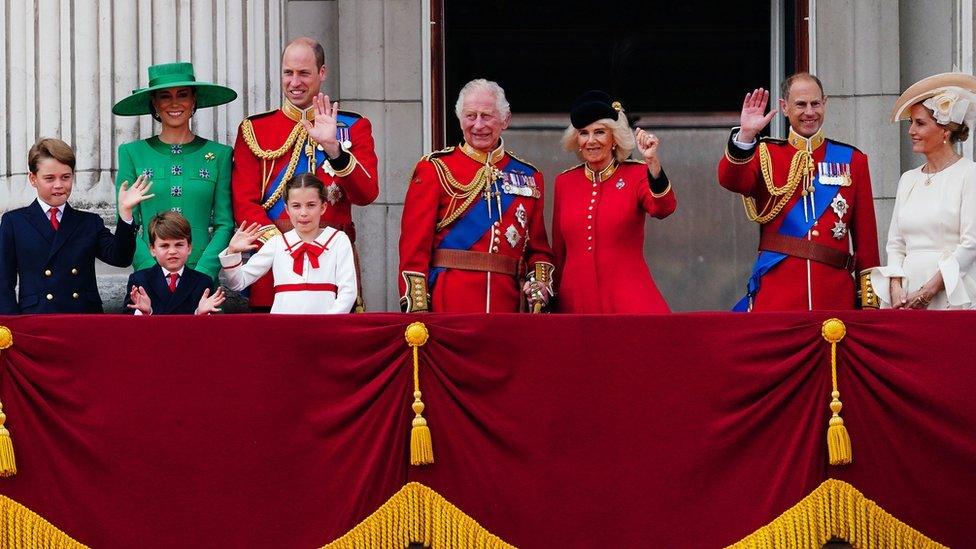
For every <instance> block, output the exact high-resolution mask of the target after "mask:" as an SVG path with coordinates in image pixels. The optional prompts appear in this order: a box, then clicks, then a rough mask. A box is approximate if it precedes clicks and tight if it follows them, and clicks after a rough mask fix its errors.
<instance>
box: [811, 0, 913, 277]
mask: <svg viewBox="0 0 976 549" xmlns="http://www.w3.org/2000/svg"><path fill="white" fill-rule="evenodd" d="M815 9H816V28H815V31H814V32H816V44H817V46H816V56H817V58H816V67H817V73H818V74H817V76H819V77H820V79H821V80H822V81H823V84H824V88H825V92H826V93H827V95H828V101H827V120H826V123H825V132H826V134H827V136H828V137H831V138H834V139H837V140H839V141H844V142H846V143H850V144H852V145H854V146H856V147H857V148H859V149H860V150H861V151H863V152H864V153H865V154H867V155H868V159H869V162H870V167H871V182H872V186H873V188H874V197H875V203H874V205H875V211H876V213H877V221H878V239H879V245H880V247H881V250H882V258H883V255H884V254H883V252H884V244H885V241H886V240H887V233H888V223H889V221H890V219H891V211H892V208H893V206H894V196H895V189H896V188H897V186H898V178H899V177H900V176H901V151H900V141H899V139H900V138H899V134H900V132H901V127H900V126H899V125H897V124H894V123H891V122H889V115H890V112H891V106H892V105H893V104H894V102H895V100H896V99H897V98H898V95H899V94H901V89H902V88H901V80H900V78H899V74H900V73H899V32H898V29H899V10H898V9H897V5H895V3H894V2H890V1H886V0H816V5H815ZM909 23H910V24H915V23H916V21H914V20H913V21H911V22H909Z"/></svg>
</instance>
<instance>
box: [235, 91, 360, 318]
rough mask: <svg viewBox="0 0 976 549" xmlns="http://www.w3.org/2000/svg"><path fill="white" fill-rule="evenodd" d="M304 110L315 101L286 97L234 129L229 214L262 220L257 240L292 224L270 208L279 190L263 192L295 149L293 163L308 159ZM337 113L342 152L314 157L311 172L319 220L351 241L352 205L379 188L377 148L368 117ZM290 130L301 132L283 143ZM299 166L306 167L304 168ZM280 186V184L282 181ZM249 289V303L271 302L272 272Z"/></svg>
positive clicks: (311, 112) (310, 115)
mask: <svg viewBox="0 0 976 549" xmlns="http://www.w3.org/2000/svg"><path fill="white" fill-rule="evenodd" d="M303 116H304V117H305V118H306V119H307V120H313V119H314V118H315V110H314V107H309V108H308V109H306V110H305V111H302V110H301V109H299V108H298V107H295V106H294V105H292V104H291V103H289V102H287V101H285V102H284V104H283V105H282V107H281V108H280V109H278V110H274V111H270V112H267V113H263V114H258V115H254V116H251V117H248V118H247V119H246V120H245V121H244V122H242V123H241V126H240V128H239V130H238V133H237V142H236V143H235V144H234V169H233V172H232V176H231V191H232V198H233V204H234V219H235V221H236V222H237V224H238V225H240V224H241V223H242V222H246V223H247V224H251V223H258V224H259V225H261V226H262V227H263V228H264V229H265V231H264V233H263V234H262V236H261V239H260V240H261V242H262V243H263V242H266V241H267V240H268V239H269V238H271V237H272V236H274V235H275V234H279V233H281V232H287V231H289V230H291V229H292V225H291V221H290V220H289V219H288V214H287V211H286V210H284V209H281V211H280V212H279V213H277V215H272V214H271V212H270V211H269V210H271V211H273V210H274V208H275V205H276V204H278V203H279V201H281V200H283V194H279V195H278V197H277V198H274V197H269V196H266V195H267V194H268V193H269V192H271V191H270V190H269V187H271V188H273V187H274V184H275V179H276V178H277V177H278V176H279V175H281V174H282V172H283V171H285V170H287V169H288V166H289V161H290V160H291V158H292V154H293V153H294V152H295V150H296V149H297V150H298V157H299V158H298V165H303V164H305V163H307V162H308V159H307V156H306V153H305V151H306V144H307V142H306V139H304V138H303V137H302V136H303V135H304V132H303V131H300V128H301V124H299V122H298V121H299V120H301V119H302V117H303ZM337 119H338V130H337V137H338V138H339V142H340V145H341V148H342V150H343V151H344V152H343V154H342V155H341V156H340V157H339V158H338V159H336V160H335V161H331V162H330V163H325V162H323V163H318V164H317V165H316V169H315V175H316V177H318V178H319V179H321V180H322V182H323V183H325V185H326V190H327V191H328V195H329V200H328V202H329V203H328V207H327V208H326V210H325V214H324V215H323V216H322V221H321V223H322V226H329V227H334V228H336V229H339V230H341V231H343V232H345V233H346V234H347V235H348V236H349V239H350V240H351V241H353V242H355V240H356V229H355V227H354V226H353V222H352V207H351V206H352V204H355V205H357V206H366V205H368V204H370V203H371V202H373V201H374V200H376V196H377V194H378V193H379V185H378V183H377V181H378V176H377V159H376V152H375V151H374V150H373V135H372V130H371V126H370V123H369V119H367V118H366V117H364V116H362V115H359V114H357V113H353V112H349V111H339V116H338V117H337ZM296 126H297V128H296ZM292 132H300V133H299V134H298V135H296V136H295V139H294V143H293V144H292V145H291V146H289V147H285V145H286V144H287V141H288V140H289V137H290V136H291V135H292ZM309 150H313V149H309ZM333 164H335V166H333ZM305 165H307V164H305ZM301 171H307V168H305V169H302V170H301ZM299 173H300V172H299ZM281 188H282V189H284V181H282V183H281ZM279 209H280V206H279ZM272 217H273V218H272ZM250 292H251V293H250V300H251V305H252V306H255V307H270V306H271V304H272V303H273V301H274V292H273V286H272V276H271V274H270V273H269V274H267V275H265V276H264V277H263V278H261V279H260V280H259V281H257V282H256V283H254V284H253V285H252V286H251V287H250Z"/></svg>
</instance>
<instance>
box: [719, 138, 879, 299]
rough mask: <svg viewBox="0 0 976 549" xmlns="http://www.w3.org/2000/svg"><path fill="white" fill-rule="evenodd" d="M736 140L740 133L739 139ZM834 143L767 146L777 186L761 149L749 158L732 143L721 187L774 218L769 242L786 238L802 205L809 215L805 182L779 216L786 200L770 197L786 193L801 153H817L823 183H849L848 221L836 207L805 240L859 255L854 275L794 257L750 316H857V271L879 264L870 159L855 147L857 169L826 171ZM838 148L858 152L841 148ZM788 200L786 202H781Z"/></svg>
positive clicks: (764, 229) (767, 283)
mask: <svg viewBox="0 0 976 549" xmlns="http://www.w3.org/2000/svg"><path fill="white" fill-rule="evenodd" d="M735 134H736V132H735V130H733V136H734V135H735ZM828 141H829V140H826V139H824V137H823V134H822V133H820V132H818V133H817V134H816V135H814V136H813V137H811V138H810V139H809V140H807V139H805V138H803V137H802V136H800V135H798V134H796V133H795V132H793V131H792V129H791V130H790V136H789V139H788V140H786V141H783V140H778V139H763V141H762V143H763V144H765V148H766V149H767V151H768V158H769V164H768V168H769V170H768V171H771V174H770V175H771V179H772V181H769V182H767V181H766V179H765V177H764V176H763V173H762V172H763V170H762V159H761V156H762V155H761V154H760V152H759V151H760V145H757V146H755V147H753V148H752V149H751V150H748V151H747V150H743V149H741V148H739V147H738V146H737V145H736V144H734V143H733V141H732V137H730V138H729V142H728V145H727V149H726V154H725V156H724V157H723V158H722V159H721V160H720V161H719V164H718V180H719V183H720V184H721V185H722V186H723V187H725V188H726V189H729V190H730V191H734V192H737V193H739V194H742V195H743V197H744V199H753V200H755V210H756V211H755V212H754V213H758V215H760V216H762V215H763V214H766V216H767V217H769V216H771V218H770V219H769V220H768V221H765V222H762V221H761V220H760V223H761V225H760V234H761V238H762V239H765V238H767V237H769V236H770V235H777V234H779V231H780V228H781V227H782V225H783V222H784V219H785V218H786V215H787V212H789V211H790V210H791V209H792V208H793V207H794V206H796V205H797V203H798V202H801V204H799V207H800V208H801V211H802V207H803V204H802V200H803V193H802V190H803V183H802V182H801V183H800V184H799V185H797V187H796V188H795V189H794V191H793V192H792V193H791V194H789V196H788V199H786V200H785V202H784V203H783V204H782V206H781V208H780V209H779V212H778V213H775V215H774V212H775V210H776V207H777V202H778V200H777V197H774V196H772V194H771V193H770V190H769V187H770V185H772V187H773V189H774V190H777V191H781V190H782V189H784V188H785V187H786V185H787V178H788V174H789V172H790V165H791V162H792V161H793V157H794V155H797V154H802V153H801V152H799V151H802V150H806V149H807V147H809V149H810V150H812V162H813V164H812V165H813V166H814V170H816V171H815V172H814V173H815V174H820V175H821V176H823V175H825V174H827V173H829V174H830V175H835V174H842V175H843V174H846V175H847V181H848V184H847V185H846V186H839V196H840V197H842V198H843V201H844V202H846V209H845V208H843V207H841V208H839V209H840V211H843V215H839V214H838V210H835V209H834V208H833V207H827V208H826V210H824V212H823V213H822V214H821V215H820V217H819V218H818V219H816V221H814V223H813V226H812V227H811V228H810V230H808V231H807V232H806V236H805V238H801V239H798V240H806V241H808V242H811V243H813V244H815V245H820V246H823V247H826V248H828V249H832V250H836V252H834V253H838V252H839V253H843V254H846V253H850V252H853V254H854V258H853V264H852V265H850V266H849V267H848V268H840V267H836V266H832V265H829V264H827V263H825V262H821V261H817V260H811V259H804V258H801V257H796V256H791V255H788V256H787V257H786V258H785V259H784V260H782V261H781V262H780V263H778V264H777V265H775V266H774V267H772V269H771V270H770V271H769V272H768V273H767V274H766V275H765V276H763V277H762V279H761V287H760V290H759V291H758V293H757V294H756V295H755V296H754V297H753V301H752V307H751V309H750V310H755V311H795V310H814V309H819V310H844V309H853V308H855V301H856V292H855V277H854V276H853V274H852V270H853V272H854V273H858V272H861V271H862V270H864V269H869V268H872V267H876V266H877V265H878V263H879V259H878V236H877V227H876V225H875V217H874V202H873V199H872V193H871V175H870V172H869V171H868V158H867V156H865V155H864V153H862V152H861V151H859V150H857V149H854V148H853V147H851V148H852V149H853V153H852V156H851V158H850V162H849V165H834V166H828V165H823V164H821V163H822V162H823V161H824V156H825V154H826V149H827V142H828ZM833 143H837V144H838V145H841V146H844V147H850V146H849V145H844V144H841V143H838V142H833ZM825 170H826V171H825ZM811 177H812V176H811ZM785 196H786V195H785V194H784V196H783V197H779V198H784V197H785ZM835 200H837V199H835ZM747 209H748V206H747ZM838 224H840V225H843V227H841V226H840V225H838ZM841 229H843V230H841ZM840 233H842V234H840ZM838 236H839V238H838ZM761 249H762V248H761ZM828 251H830V250H828Z"/></svg>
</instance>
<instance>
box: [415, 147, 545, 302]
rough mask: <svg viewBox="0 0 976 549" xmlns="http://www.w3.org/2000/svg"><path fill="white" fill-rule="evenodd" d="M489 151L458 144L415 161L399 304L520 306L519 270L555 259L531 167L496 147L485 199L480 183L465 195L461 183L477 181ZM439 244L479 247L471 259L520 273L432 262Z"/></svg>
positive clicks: (539, 187) (443, 247)
mask: <svg viewBox="0 0 976 549" xmlns="http://www.w3.org/2000/svg"><path fill="white" fill-rule="evenodd" d="M487 156H488V155H485V154H484V153H479V152H478V151H475V150H473V149H470V148H469V147H467V146H466V145H463V144H462V145H461V146H459V147H449V148H447V149H444V150H442V151H437V152H434V153H431V154H429V155H427V156H425V157H424V158H422V159H421V160H420V162H418V163H417V167H416V168H415V169H414V174H413V178H412V179H411V181H410V186H409V187H408V188H407V196H406V199H405V200H404V204H403V217H402V223H401V230H400V268H399V273H400V275H399V277H398V278H399V287H400V295H401V296H402V297H401V305H402V306H403V308H404V310H406V311H408V312H409V311H414V310H431V311H434V312H470V313H474V312H480V313H488V312H492V313H493V312H508V313H514V312H519V310H520V308H521V307H520V306H521V301H522V299H521V298H522V291H521V286H522V278H523V276H524V273H525V270H526V269H533V268H534V265H535V263H537V262H538V263H544V264H549V265H551V264H552V263H553V259H552V250H551V249H550V248H549V240H548V238H547V237H546V226H545V222H544V219H543V204H544V201H543V196H544V195H543V191H544V183H543V179H542V173H541V172H539V171H538V170H536V169H535V168H534V167H533V166H531V165H530V164H528V163H526V162H523V161H521V160H519V159H517V158H515V157H513V156H512V154H511V153H509V152H508V151H505V150H504V149H503V148H502V147H501V146H499V147H498V149H496V150H495V151H494V152H493V153H492V154H491V165H492V166H493V167H494V168H495V170H497V171H496V172H495V175H494V176H493V180H492V181H493V182H492V183H491V184H490V186H491V198H490V201H489V200H486V198H485V191H484V189H483V188H482V189H481V190H480V191H478V192H472V193H470V197H471V200H470V201H467V200H466V199H465V198H464V196H463V194H464V190H463V189H464V188H465V187H466V186H468V185H472V184H473V183H476V182H477V181H476V175H477V174H478V172H479V170H482V168H483V167H484V166H485V162H486V159H487ZM474 188H475V187H471V189H474ZM469 190H470V189H469ZM466 202H468V203H467V205H465V203H466ZM499 204H501V213H500V214H499ZM437 250H447V251H455V250H457V251H462V252H463V251H471V252H480V255H479V254H475V258H476V259H478V260H481V261H483V262H484V263H486V264H487V263H499V262H507V263H510V264H513V265H514V264H518V265H519V267H518V272H517V274H514V275H512V274H502V273H501V272H489V271H487V270H479V269H467V268H454V267H443V266H438V261H437V259H436V254H437ZM489 255H490V256H494V257H488V256H489ZM427 293H429V297H430V299H429V306H427V305H428V302H427V301H426V295H424V294H427Z"/></svg>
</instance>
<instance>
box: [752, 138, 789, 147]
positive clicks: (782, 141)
mask: <svg viewBox="0 0 976 549" xmlns="http://www.w3.org/2000/svg"><path fill="white" fill-rule="evenodd" d="M759 142H760V143H772V144H773V145H787V144H789V141H787V140H785V139H778V138H775V137H760V138H759Z"/></svg>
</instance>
